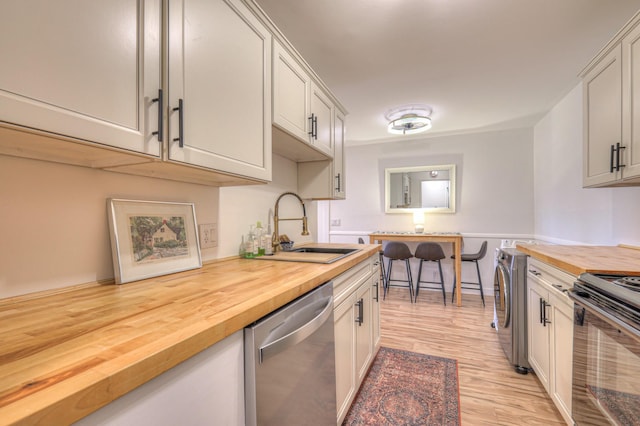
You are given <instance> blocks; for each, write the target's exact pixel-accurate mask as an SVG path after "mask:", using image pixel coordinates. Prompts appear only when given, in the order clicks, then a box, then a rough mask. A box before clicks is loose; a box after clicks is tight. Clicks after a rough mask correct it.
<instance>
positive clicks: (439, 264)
mask: <svg viewBox="0 0 640 426" xmlns="http://www.w3.org/2000/svg"><path fill="white" fill-rule="evenodd" d="M438 269H439V270H440V285H441V286H442V300H443V301H444V306H447V293H446V292H445V291H444V277H443V276H442V264H441V263H440V261H439V260H438ZM418 281H419V279H418ZM417 297H418V292H417V290H416V298H417Z"/></svg>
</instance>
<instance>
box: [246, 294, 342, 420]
mask: <svg viewBox="0 0 640 426" xmlns="http://www.w3.org/2000/svg"><path fill="white" fill-rule="evenodd" d="M333 330H334V326H333V283H332V282H328V283H326V284H323V285H322V286H320V287H318V288H317V289H315V290H313V291H311V292H309V293H307V294H305V295H304V296H301V297H299V298H298V299H296V300H294V301H293V302H291V303H289V304H288V305H286V306H284V307H282V308H281V309H279V310H278V311H275V312H273V313H271V314H269V315H267V316H266V317H264V318H262V319H260V320H259V321H258V322H256V323H255V324H253V325H252V326H249V327H247V328H245V329H244V342H245V343H244V348H245V398H246V402H245V412H246V419H245V420H246V424H247V425H249V426H253V425H260V426H264V425H278V426H286V425H335V424H336V419H337V412H336V372H335V353H334V346H335V345H334V333H333Z"/></svg>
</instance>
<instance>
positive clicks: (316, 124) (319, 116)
mask: <svg viewBox="0 0 640 426" xmlns="http://www.w3.org/2000/svg"><path fill="white" fill-rule="evenodd" d="M309 122H310V124H311V129H310V134H309V142H310V143H311V144H312V145H313V146H314V147H316V148H317V149H318V150H320V151H322V152H324V153H325V154H327V156H329V157H333V103H331V101H330V100H329V97H328V96H327V95H326V94H325V93H324V91H323V90H322V89H321V88H320V87H319V86H318V85H317V84H315V82H311V120H309Z"/></svg>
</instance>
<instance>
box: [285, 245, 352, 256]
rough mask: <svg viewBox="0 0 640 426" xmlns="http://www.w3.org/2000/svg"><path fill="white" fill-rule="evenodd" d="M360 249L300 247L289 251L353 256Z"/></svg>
mask: <svg viewBox="0 0 640 426" xmlns="http://www.w3.org/2000/svg"><path fill="white" fill-rule="evenodd" d="M356 251H360V249H349V248H335V247H300V248H297V249H293V250H289V253H330V254H334V253H335V254H345V255H346V254H351V253H354V252H356Z"/></svg>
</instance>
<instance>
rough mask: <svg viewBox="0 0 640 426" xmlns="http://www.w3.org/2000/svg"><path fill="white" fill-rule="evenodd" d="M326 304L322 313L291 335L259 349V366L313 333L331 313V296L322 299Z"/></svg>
mask: <svg viewBox="0 0 640 426" xmlns="http://www.w3.org/2000/svg"><path fill="white" fill-rule="evenodd" d="M323 300H326V304H325V306H324V308H323V309H322V311H321V312H320V313H319V314H318V315H316V316H315V317H314V318H312V319H311V320H310V321H308V322H306V323H304V324H301V325H300V326H299V327H297V328H296V329H295V330H293V331H292V332H291V333H288V334H286V335H284V336H282V337H280V338H278V339H276V340H274V341H272V342H269V343H266V344H264V345H263V346H261V347H260V351H259V353H260V364H262V363H263V362H264V361H266V360H267V359H269V358H271V357H273V356H275V355H277V354H279V353H280V352H283V351H285V350H286V349H288V348H290V347H292V346H295V345H297V344H298V343H300V342H302V341H303V340H304V339H306V338H307V337H309V336H311V335H312V334H313V333H315V332H316V331H317V330H318V329H319V328H320V327H322V325H323V324H324V323H325V322H326V321H327V319H328V318H329V317H330V316H331V314H332V313H333V296H329V297H326V298H324V299H323Z"/></svg>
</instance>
